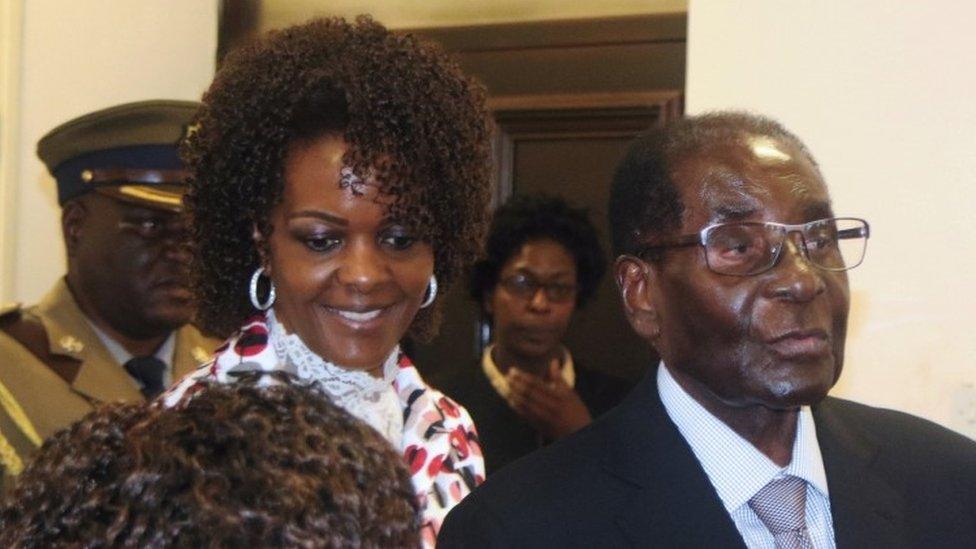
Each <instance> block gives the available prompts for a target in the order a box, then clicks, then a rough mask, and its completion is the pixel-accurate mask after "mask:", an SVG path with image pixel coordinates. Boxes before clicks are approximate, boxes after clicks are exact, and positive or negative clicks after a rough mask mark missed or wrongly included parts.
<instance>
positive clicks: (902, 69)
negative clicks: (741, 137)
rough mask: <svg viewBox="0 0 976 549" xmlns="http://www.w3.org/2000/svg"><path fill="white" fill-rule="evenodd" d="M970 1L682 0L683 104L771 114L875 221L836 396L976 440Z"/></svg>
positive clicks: (975, 108) (857, 278) (975, 74)
mask: <svg viewBox="0 0 976 549" xmlns="http://www.w3.org/2000/svg"><path fill="white" fill-rule="evenodd" d="M974 18H976V6H974V5H973V4H970V3H966V2H957V1H955V0H932V1H928V2H877V1H864V0H857V1H851V2H791V3H787V4H784V3H783V2H780V1H778V0H743V1H738V2H728V1H727V0H692V2H691V5H690V9H689V36H688V73H687V108H688V111H689V112H692V113H695V112H702V111H705V110H710V109H717V108H745V109H751V110H756V111H760V112H763V113H767V114H770V115H772V116H774V117H776V118H778V119H780V120H781V121H782V122H783V123H784V124H785V125H786V126H787V127H788V128H790V129H792V130H793V131H795V132H796V133H797V134H799V135H800V136H801V138H803V139H804V140H805V141H806V143H807V144H808V145H809V147H810V148H811V149H812V151H813V153H814V155H815V156H816V158H817V159H818V160H819V161H820V163H821V166H822V168H823V172H824V174H825V176H826V178H827V182H828V185H829V186H830V188H831V192H832V194H833V198H834V203H835V204H834V209H835V211H836V212H837V213H838V214H843V215H854V216H862V217H865V218H867V219H868V220H869V221H870V222H871V224H872V230H873V234H872V237H871V241H870V242H869V244H868V253H867V259H866V262H865V264H864V265H862V266H861V267H858V268H857V269H856V270H854V271H852V272H851V276H850V284H851V289H852V294H853V299H852V317H851V321H850V337H849V338H848V345H847V360H846V367H845V371H844V374H843V377H842V378H841V381H840V383H839V385H838V387H837V389H836V390H835V394H838V395H841V396H845V397H849V398H852V399H855V400H859V401H863V402H867V403H873V404H876V405H881V406H886V407H892V408H897V409H901V410H905V411H909V412H912V413H916V414H918V415H922V416H925V417H928V418H930V419H933V420H935V421H937V422H940V423H942V424H944V425H947V426H950V427H952V428H955V429H957V430H959V431H962V432H965V433H967V434H968V435H969V436H972V437H974V438H976V389H974V383H976V336H974V335H973V324H974V317H976V292H974V291H973V286H974V283H976V274H974V273H976V253H974V252H976V227H974V225H973V216H972V213H971V212H972V209H973V204H976V152H974V151H976V100H974V99H973V94H974V92H976V69H974V67H976V33H973V31H972V26H971V25H972V21H973V20H974Z"/></svg>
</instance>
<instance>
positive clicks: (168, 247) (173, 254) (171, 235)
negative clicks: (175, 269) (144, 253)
mask: <svg viewBox="0 0 976 549" xmlns="http://www.w3.org/2000/svg"><path fill="white" fill-rule="evenodd" d="M162 246H163V255H164V257H166V259H168V260H170V261H174V262H177V263H182V264H185V265H188V264H189V263H190V259H191V257H190V256H191V255H192V254H191V253H190V239H189V233H188V232H187V230H186V228H185V227H182V226H181V227H179V228H175V229H169V230H167V231H166V235H165V236H164V237H163V242H162Z"/></svg>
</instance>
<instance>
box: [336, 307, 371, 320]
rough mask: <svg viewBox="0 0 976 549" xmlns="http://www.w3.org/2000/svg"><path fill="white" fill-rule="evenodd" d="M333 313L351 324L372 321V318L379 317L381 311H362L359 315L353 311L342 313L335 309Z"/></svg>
mask: <svg viewBox="0 0 976 549" xmlns="http://www.w3.org/2000/svg"><path fill="white" fill-rule="evenodd" d="M335 312H336V313H338V315H339V316H341V317H342V318H345V319H348V320H351V321H353V322H367V321H369V320H373V319H374V318H376V317H378V316H380V313H381V312H382V309H374V310H372V311H364V312H361V313H357V312H355V311H343V310H340V309H335Z"/></svg>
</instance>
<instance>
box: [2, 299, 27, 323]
mask: <svg viewBox="0 0 976 549" xmlns="http://www.w3.org/2000/svg"><path fill="white" fill-rule="evenodd" d="M21 310H23V306H22V305H21V304H20V303H18V302H13V303H2V304H0V323H2V322H4V321H7V322H11V321H14V320H17V319H18V318H20V312H21Z"/></svg>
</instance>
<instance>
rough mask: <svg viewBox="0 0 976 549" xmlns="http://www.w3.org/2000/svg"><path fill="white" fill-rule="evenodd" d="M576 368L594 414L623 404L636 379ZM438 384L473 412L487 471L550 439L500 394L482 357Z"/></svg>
mask: <svg viewBox="0 0 976 549" xmlns="http://www.w3.org/2000/svg"><path fill="white" fill-rule="evenodd" d="M575 368H576V385H575V390H576V393H577V394H578V395H579V396H580V399H581V400H582V401H583V403H584V404H586V407H587V409H589V411H590V415H592V416H593V417H594V418H597V417H599V416H601V415H603V414H604V413H605V412H606V411H607V410H609V409H611V408H613V407H614V406H616V405H617V404H620V401H622V400H623V399H624V397H625V396H626V395H627V393H628V391H630V389H631V388H632V387H633V382H628V381H626V380H624V379H622V378H618V377H614V376H611V375H608V374H604V373H600V372H595V371H593V370H587V369H584V368H580V367H579V364H576V365H575ZM438 388H439V389H440V390H441V391H442V392H443V393H444V394H446V395H447V396H449V397H451V398H452V399H454V401H456V402H458V403H459V404H461V405H462V406H464V407H465V408H466V409H467V410H468V413H469V414H471V419H473V420H474V425H475V428H476V429H477V430H478V441H479V442H480V443H481V450H482V453H483V454H484V457H485V467H486V468H487V474H488V475H491V474H493V473H494V472H495V471H497V470H498V469H500V468H502V467H503V466H505V465H507V464H508V463H509V462H511V461H514V460H516V459H518V458H520V457H522V456H524V455H526V454H529V453H531V452H533V451H535V450H538V449H539V448H541V447H542V446H543V445H544V444H547V443H548V442H550V441H546V440H543V439H542V437H541V436H540V435H539V433H538V432H537V431H536V430H535V428H534V427H532V425H530V424H529V423H528V422H527V421H525V420H524V419H522V417H521V416H520V415H518V414H517V413H516V412H515V410H512V408H511V407H510V406H509V405H508V403H507V402H505V399H503V398H502V397H501V395H499V394H498V391H496V390H495V388H494V387H492V385H491V382H490V381H489V380H488V377H487V376H486V375H485V374H484V372H483V371H482V369H481V362H480V361H479V362H478V364H477V365H476V366H475V367H474V368H471V369H467V370H464V371H459V372H456V373H455V374H454V375H452V376H451V377H450V378H448V379H446V380H445V381H444V382H443V383H441V385H440V386H439V387H438Z"/></svg>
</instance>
